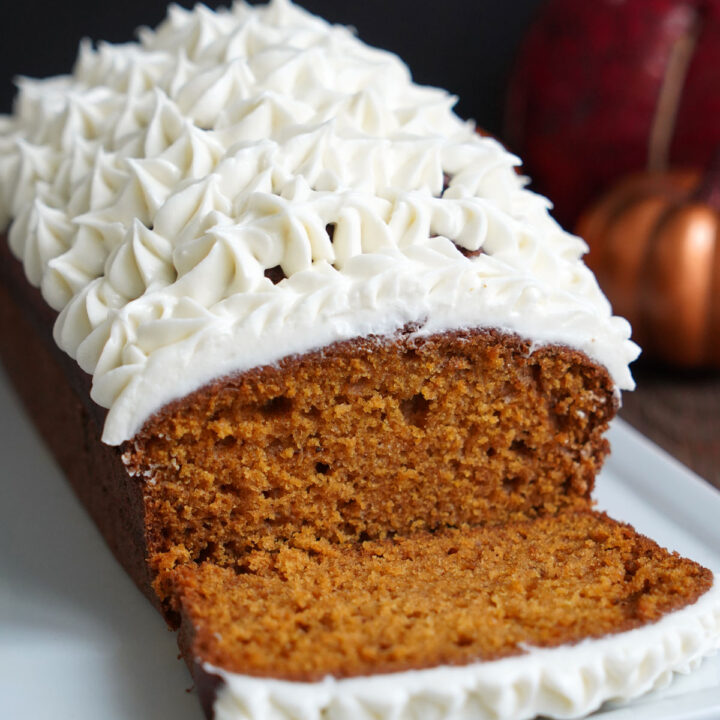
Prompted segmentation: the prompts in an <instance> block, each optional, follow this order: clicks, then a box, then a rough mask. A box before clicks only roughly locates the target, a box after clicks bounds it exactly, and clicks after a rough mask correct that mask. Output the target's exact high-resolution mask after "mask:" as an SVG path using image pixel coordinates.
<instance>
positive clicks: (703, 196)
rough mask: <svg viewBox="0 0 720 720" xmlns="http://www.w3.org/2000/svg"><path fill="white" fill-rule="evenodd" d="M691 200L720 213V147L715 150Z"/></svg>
mask: <svg viewBox="0 0 720 720" xmlns="http://www.w3.org/2000/svg"><path fill="white" fill-rule="evenodd" d="M693 199H694V200H696V201H697V202H700V203H703V204H704V205H709V206H710V207H711V208H713V209H714V210H717V211H718V212H720V146H718V147H717V148H716V149H715V152H714V153H713V155H712V158H711V159H710V163H709V165H708V167H707V170H706V171H705V174H704V175H703V178H702V180H701V182H700V187H698V189H697V190H696V191H695V195H694V198H693Z"/></svg>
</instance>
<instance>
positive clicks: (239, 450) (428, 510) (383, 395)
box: [124, 331, 616, 599]
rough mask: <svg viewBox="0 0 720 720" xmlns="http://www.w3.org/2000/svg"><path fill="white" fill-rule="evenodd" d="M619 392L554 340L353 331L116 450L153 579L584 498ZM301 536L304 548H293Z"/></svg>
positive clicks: (231, 385)
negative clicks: (142, 515)
mask: <svg viewBox="0 0 720 720" xmlns="http://www.w3.org/2000/svg"><path fill="white" fill-rule="evenodd" d="M615 405H616V401H615V398H614V396H613V392H612V386H611V383H610V380H609V378H608V376H607V373H606V372H605V371H604V370H603V369H601V368H600V367H598V366H596V365H594V364H592V363H588V362H587V361H583V358H582V356H580V354H579V353H577V352H573V351H570V350H568V349H567V348H559V347H545V348H543V349H540V350H537V351H536V352H534V353H531V352H530V346H529V343H527V342H521V341H520V340H518V339H517V338H516V337H514V336H510V335H506V334H502V333H499V332H496V331H474V332H469V331H457V332H453V333H446V334H443V335H436V336H431V337H428V338H423V337H417V336H414V335H412V334H411V333H409V332H408V333H404V334H402V333H401V334H399V335H398V336H397V337H396V338H367V339H362V340H355V341H350V342H347V343H340V344H337V345H335V346H332V347H330V348H326V349H324V350H323V351H319V352H315V353H310V354H307V355H304V356H301V357H297V358H289V359H287V360H285V361H282V362H281V363H279V364H278V365H276V366H269V367H265V368H261V369H258V370H254V371H251V372H249V373H245V374H242V375H238V376H237V377H231V378H227V379H224V380H222V381H220V382H217V383H215V384H213V385H211V386H209V387H207V388H204V389H203V390H201V391H199V392H197V393H195V394H194V395H192V396H190V397H189V398H185V399H183V400H182V401H180V402H177V403H175V404H173V405H171V406H170V407H168V408H166V409H165V410H164V411H163V412H162V413H160V415H159V416H157V417H156V418H154V419H153V420H151V421H150V422H149V423H148V425H147V426H146V427H145V429H144V430H143V431H142V432H141V433H140V434H139V435H138V436H136V438H135V439H134V441H133V442H132V443H131V444H129V445H128V446H127V447H126V448H125V454H124V459H125V462H126V463H127V465H128V467H129V469H130V471H131V472H132V473H133V474H135V475H137V476H139V477H143V478H150V479H151V482H149V483H148V484H147V487H146V489H145V511H146V519H147V537H148V548H149V554H150V564H151V567H152V568H153V569H154V570H155V571H156V572H157V573H158V579H157V582H156V589H157V590H158V592H159V594H160V596H161V597H162V598H163V599H166V598H169V594H170V591H169V589H168V586H167V578H168V573H169V572H171V571H172V569H173V568H174V567H175V566H176V565H177V564H182V563H187V562H202V561H205V560H210V561H212V562H214V563H217V564H219V565H221V566H226V567H230V568H234V569H235V570H239V571H241V570H243V569H246V568H247V563H248V557H249V555H250V554H251V553H254V552H255V551H258V550H263V551H267V552H269V553H273V552H277V551H278V550H279V549H281V548H282V547H284V546H285V545H286V544H289V545H290V546H292V545H293V544H294V543H295V541H296V538H297V537H298V536H302V537H303V538H308V537H309V538H314V539H318V540H326V541H328V542H329V543H336V544H345V543H357V542H361V541H364V540H377V539H380V540H381V539H384V538H387V537H392V536H395V535H410V534H413V533H417V532H420V531H434V530H436V529H440V528H445V527H471V526H483V525H498V524H502V523H506V522H509V521H519V520H527V519H532V518H536V517H542V516H546V515H553V514H555V513H557V512H559V511H561V510H572V509H575V510H581V509H588V508H589V507H590V503H591V500H590V493H591V491H592V488H593V482H594V477H595V474H596V473H597V472H598V470H599V468H600V466H601V464H602V460H603V458H604V456H605V453H606V452H607V444H606V441H605V440H604V439H603V438H602V433H603V432H604V431H605V429H606V427H607V422H608V420H609V419H610V417H611V415H612V414H613V413H614V411H615ZM303 542H304V541H303Z"/></svg>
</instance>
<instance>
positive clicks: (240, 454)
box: [0, 0, 720, 720]
mask: <svg viewBox="0 0 720 720" xmlns="http://www.w3.org/2000/svg"><path fill="white" fill-rule="evenodd" d="M452 102H453V100H452V98H450V97H449V96H448V95H447V94H446V93H444V92H443V91H439V90H434V89H429V88H423V87H420V86H418V85H415V84H414V83H412V81H411V80H410V77H409V73H408V71H407V68H406V67H405V66H404V64H403V63H401V62H400V61H399V60H398V59H397V58H396V57H395V56H393V55H390V54H389V53H385V52H382V51H379V50H375V49H373V48H369V47H367V46H365V45H363V44H362V43H361V42H360V41H359V40H357V38H355V37H354V35H353V34H352V33H351V32H350V31H348V30H347V29H345V28H341V27H333V26H330V25H329V24H327V23H326V22H324V21H322V20H320V19H319V18H315V17H313V16H311V15H309V14H308V13H306V12H304V11H303V10H301V9H300V8H297V7H296V6H294V5H292V4H291V3H290V2H288V0H273V1H272V2H271V3H269V4H268V5H267V6H258V7H251V6H248V5H245V4H236V5H234V6H233V7H232V8H230V9H221V10H219V11H217V12H212V11H210V10H208V9H207V8H205V7H204V6H198V7H197V8H195V9H194V10H190V11H188V10H183V9H182V8H179V7H172V8H171V9H170V10H169V14H168V18H167V19H166V20H165V21H164V22H163V23H162V24H161V25H160V26H159V27H158V28H157V30H155V31H151V30H148V29H144V30H142V31H140V37H139V41H138V43H135V44H127V45H121V46H112V45H107V44H105V45H100V46H98V47H97V48H93V47H92V46H91V45H90V44H86V45H84V46H83V47H82V49H81V53H80V57H79V58H78V62H77V64H76V66H75V68H74V70H73V73H72V75H68V76H64V77H62V78H58V79H51V80H48V81H27V80H26V81H23V82H22V85H21V89H20V93H19V96H18V100H17V102H16V107H15V111H14V114H13V115H12V116H10V117H8V118H4V119H3V120H2V124H0V224H2V225H4V224H5V223H8V227H9V230H8V238H7V240H8V242H7V244H5V243H3V247H2V252H1V253H0V277H1V278H2V288H0V321H1V322H2V327H1V328H0V332H1V333H2V336H3V342H2V344H1V345H0V352H1V353H2V356H3V361H4V363H5V365H6V367H7V369H8V371H9V374H10V376H11V378H12V379H13V382H14V383H15V385H16V386H17V388H18V390H19V392H20V394H21V396H22V397H23V399H24V400H25V402H26V404H27V406H28V409H29V411H30V413H31V415H32V416H33V418H34V420H35V422H36V424H37V426H38V428H39V430H40V431H41V433H42V434H43V436H44V437H45V438H46V440H47V442H48V444H49V445H50V447H51V448H52V450H53V452H54V453H55V454H56V456H57V458H58V460H59V461H60V463H61V464H62V466H63V468H64V469H65V471H66V473H67V475H68V477H69V479H70V481H71V482H72V484H73V486H74V488H75V489H76V491H77V493H78V495H79V496H80V498H81V499H82V500H83V502H84V503H85V504H86V505H87V507H88V510H89V511H90V513H91V514H92V516H93V518H94V519H95V520H96V522H97V523H98V526H99V527H100V529H101V531H102V532H103V534H104V536H105V538H106V539H107V541H108V543H109V545H110V547H111V548H112V549H113V552H114V553H115V554H116V556H117V557H118V559H119V560H120V562H122V563H123V565H124V566H125V567H126V568H127V570H128V571H129V572H130V574H131V575H132V576H133V578H134V579H135V581H136V583H137V584H138V585H139V586H140V587H141V588H142V589H143V591H144V592H145V593H146V594H147V595H148V597H149V598H150V599H151V601H152V602H153V603H154V604H155V605H156V607H157V608H158V609H159V610H160V611H161V612H162V613H163V615H164V617H165V618H166V620H167V621H168V623H169V624H170V625H171V626H172V627H174V628H177V629H179V645H180V648H181V650H182V653H183V656H184V658H185V660H186V661H187V663H188V665H189V667H190V669H191V671H192V673H193V676H194V679H195V682H196V686H197V688H198V692H199V695H200V699H201V701H202V703H203V707H204V709H205V712H206V714H207V716H208V717H209V718H217V719H218V720H240V719H241V718H242V719H244V720H248V719H249V718H252V719H253V720H268V719H269V718H273V719H274V718H281V719H283V720H285V719H288V720H289V719H290V718H292V719H294V720H297V719H298V718H302V719H303V720H318V719H319V718H325V719H326V720H335V719H337V720H339V719H340V718H343V720H347V719H348V718H358V719H360V718H374V719H375V720H378V719H383V720H384V719H385V718H396V719H397V720H404V719H405V718H408V719H409V718H414V717H423V718H425V717H436V716H437V717H443V718H460V717H474V718H490V717H492V718H495V720H498V719H500V720H520V719H521V718H530V717H533V716H535V715H538V714H543V715H545V716H549V717H571V716H580V715H582V714H584V713H587V712H590V711H591V710H593V709H595V708H596V707H598V706H599V705H600V704H601V703H602V702H604V701H605V700H607V699H610V698H615V697H620V698H628V697H634V696H636V695H638V694H640V693H642V692H645V691H647V690H648V689H650V688H651V687H653V686H654V685H655V684H656V683H657V682H659V681H661V680H662V679H663V678H666V677H668V676H669V675H670V674H671V673H672V671H674V670H682V669H685V668H686V667H688V665H689V664H690V663H694V662H696V661H698V660H699V659H700V658H701V657H703V656H704V655H706V654H708V653H709V652H711V651H712V650H713V649H714V648H716V647H717V646H718V644H720V599H719V596H720V590H719V589H718V587H717V586H716V585H714V584H713V575H712V572H711V571H710V570H708V569H705V568H703V567H701V566H699V565H698V564H696V563H695V562H693V561H691V560H688V559H684V558H681V557H680V556H678V555H677V554H674V553H670V552H668V551H666V550H664V549H663V548H661V547H660V546H659V545H657V544H655V543H654V542H653V541H651V540H649V539H647V538H645V537H643V536H641V535H639V534H638V533H637V532H635V531H634V530H633V529H632V528H631V527H629V526H627V525H621V524H619V523H617V522H615V521H613V520H612V519H611V518H609V517H607V516H606V515H603V514H601V513H598V512H595V511H594V510H593V499H592V491H593V487H594V483H595V478H596V476H597V473H598V472H599V470H600V468H601V466H602V463H603V460H604V458H605V456H606V455H607V453H608V450H609V448H608V444H607V441H606V440H605V439H604V437H603V436H604V433H605V431H606V430H607V427H608V423H609V422H610V420H611V419H612V417H613V415H614V414H615V411H616V409H617V407H618V404H619V396H620V391H621V390H624V389H631V388H632V378H631V376H630V373H629V370H628V364H629V362H631V361H632V360H633V359H634V357H635V356H636V355H637V348H636V346H635V345H634V344H633V343H632V342H631V341H630V340H629V333H630V328H629V326H628V324H627V322H625V321H624V320H622V319H621V318H617V317H613V316H612V313H611V309H610V306H609V304H608V302H607V300H606V299H605V298H604V296H603V295H602V293H601V292H600V290H599V289H598V286H597V283H596V282H595V279H594V277H593V275H592V273H591V272H590V271H589V270H588V269H587V267H586V266H585V265H584V264H583V262H582V259H581V256H582V254H583V253H584V252H585V250H586V246H585V244H584V243H583V241H581V240H580V239H579V238H576V237H573V236H571V235H569V234H568V233H565V232H564V231H563V230H562V229H561V228H560V227H559V226H558V225H557V224H556V223H555V222H554V221H553V220H552V218H551V217H550V215H549V214H548V206H547V203H546V201H545V200H544V199H542V198H540V197H538V196H536V195H534V194H533V193H531V192H529V191H528V190H527V189H526V188H525V187H524V186H525V180H524V179H523V178H522V177H520V176H519V175H518V174H517V173H516V172H515V165H516V162H517V161H516V159H515V158H514V157H513V156H512V155H510V154H509V153H508V152H507V151H506V150H505V149H504V148H503V147H502V146H501V145H500V144H499V143H498V142H496V141H495V140H494V139H492V138H489V137H484V136H481V135H480V134H479V133H477V132H476V131H475V128H474V127H473V126H472V125H470V124H468V123H465V122H463V121H462V120H460V119H459V118H458V117H457V116H456V115H455V114H454V113H453V112H452V110H451V107H452ZM633 664H634V665H636V666H637V667H636V668H635V670H633V671H632V672H631V671H630V666H631V665H633Z"/></svg>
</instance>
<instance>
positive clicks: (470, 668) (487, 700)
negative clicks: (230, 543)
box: [203, 574, 720, 720]
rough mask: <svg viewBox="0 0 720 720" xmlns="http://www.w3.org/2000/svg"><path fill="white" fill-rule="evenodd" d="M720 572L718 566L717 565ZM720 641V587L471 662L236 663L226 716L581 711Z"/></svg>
mask: <svg viewBox="0 0 720 720" xmlns="http://www.w3.org/2000/svg"><path fill="white" fill-rule="evenodd" d="M716 577H717V574H716ZM718 648H720V586H719V585H718V584H717V582H716V583H715V585H714V586H713V587H712V588H711V589H710V590H709V591H708V592H707V593H705V594H704V595H703V596H702V597H701V598H700V599H699V600H698V601H697V602H696V603H695V604H694V605H691V606H689V607H686V608H683V609H682V610H679V611H677V612H674V613H670V614H669V615H666V616H664V617H663V618H661V619H660V620H659V621H658V622H656V623H655V624H652V625H646V626H643V627H641V628H638V629H635V630H631V631H629V632H624V633H618V634H617V635H610V636H607V637H604V638H600V639H597V640H584V641H583V642H580V643H578V644H577V645H567V646H562V647H559V648H553V649H540V648H527V649H526V652H525V653H524V654H523V655H519V656H515V657H511V658H507V659H504V660H497V661H493V662H486V663H474V664H472V665H467V666H457V667H437V668H431V669H428V670H417V671H412V672H401V673H394V674H388V675H374V676H370V677H360V678H348V679H340V680H336V679H333V678H331V677H328V678H326V679H325V680H324V681H322V682H317V683H300V682H288V681H282V680H271V679H264V678H256V677H249V676H245V675H238V674H234V673H230V672H227V671H226V670H222V669H220V668H216V667H213V666H212V665H210V664H208V663H205V664H204V665H203V668H204V670H205V672H208V673H210V674H213V675H217V676H219V677H220V678H221V679H222V681H223V682H222V684H221V686H220V688H219V691H218V694H217V698H216V700H215V704H214V711H215V717H216V719H217V720H347V718H353V720H416V719H417V718H426V719H429V718H433V720H471V719H472V720H529V718H534V717H537V716H540V715H541V716H543V717H548V718H577V717H581V716H584V715H586V714H588V713H590V712H592V711H593V710H596V709H597V708H599V707H600V706H601V705H602V704H603V703H605V702H607V701H609V700H624V701H626V700H630V699H632V698H635V697H638V696H639V695H642V694H644V693H646V692H648V691H649V690H652V689H653V688H658V687H662V686H664V685H666V684H667V683H669V682H670V679H671V678H672V675H673V673H687V672H690V670H692V669H694V668H695V667H696V666H697V665H698V664H699V663H700V662H701V661H702V659H703V658H704V657H706V656H707V655H710V654H712V653H714V652H715V651H716V650H717V649H718Z"/></svg>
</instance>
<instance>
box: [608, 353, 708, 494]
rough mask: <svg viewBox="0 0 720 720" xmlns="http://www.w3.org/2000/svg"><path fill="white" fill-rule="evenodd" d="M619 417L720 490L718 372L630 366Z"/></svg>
mask: <svg viewBox="0 0 720 720" xmlns="http://www.w3.org/2000/svg"><path fill="white" fill-rule="evenodd" d="M633 375H634V376H635V381H636V382H637V389H636V390H635V392H631V393H624V394H623V407H622V409H621V410H620V417H622V418H623V419H624V420H627V421H628V422H629V423H630V424H631V425H633V426H634V427H635V428H637V429H638V430H639V431H640V432H641V433H642V434H643V435H646V436H647V437H648V438H650V439H651V440H652V441H653V442H655V443H657V444H658V445H660V447H662V448H664V449H665V450H667V452H669V453H670V454H671V455H674V456H675V457H676V458H677V459H678V460H679V461H680V462H682V463H683V464H684V465H687V466H688V467H689V468H690V469H692V470H694V471H695V472H696V473H697V474H698V475H700V476H701V477H704V478H705V479H706V480H708V481H709V482H711V483H712V484H713V485H715V487H717V488H718V489H720V373H711V372H703V373H692V372H679V371H673V370H661V369H657V368H652V367H648V366H639V367H636V366H633Z"/></svg>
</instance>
